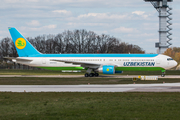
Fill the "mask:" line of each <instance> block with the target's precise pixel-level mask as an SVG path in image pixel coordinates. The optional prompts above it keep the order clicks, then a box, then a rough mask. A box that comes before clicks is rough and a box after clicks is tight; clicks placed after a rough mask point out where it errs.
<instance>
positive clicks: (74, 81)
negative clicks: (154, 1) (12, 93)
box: [0, 77, 180, 85]
mask: <svg viewBox="0 0 180 120" xmlns="http://www.w3.org/2000/svg"><path fill="white" fill-rule="evenodd" d="M163 82H166V83H177V82H180V79H165V78H163V79H159V80H158V81H141V80H138V81H136V82H135V83H136V84H148V83H163ZM88 83H90V84H133V83H134V82H133V81H132V78H41V77H40V78H37V77H34V78H31V77H14V78H8V77H0V85H81V84H88Z"/></svg>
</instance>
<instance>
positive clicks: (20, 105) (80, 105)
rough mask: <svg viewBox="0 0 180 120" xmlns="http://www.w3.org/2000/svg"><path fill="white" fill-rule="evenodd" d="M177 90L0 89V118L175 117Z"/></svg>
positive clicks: (105, 119)
mask: <svg viewBox="0 0 180 120" xmlns="http://www.w3.org/2000/svg"><path fill="white" fill-rule="evenodd" d="M179 101H180V94H179V93H0V119H1V120H22V119H26V120H44V119H49V120H57V119H58V120H179V118H180V114H179V111H180V103H179Z"/></svg>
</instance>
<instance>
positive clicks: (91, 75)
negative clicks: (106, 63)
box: [84, 73, 99, 77]
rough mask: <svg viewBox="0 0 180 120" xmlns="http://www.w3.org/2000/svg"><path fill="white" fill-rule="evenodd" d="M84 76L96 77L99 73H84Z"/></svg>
mask: <svg viewBox="0 0 180 120" xmlns="http://www.w3.org/2000/svg"><path fill="white" fill-rule="evenodd" d="M84 76H85V77H98V76H99V73H86V74H85V75H84Z"/></svg>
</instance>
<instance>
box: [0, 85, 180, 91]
mask: <svg viewBox="0 0 180 120" xmlns="http://www.w3.org/2000/svg"><path fill="white" fill-rule="evenodd" d="M0 92H180V83H164V84H123V85H0Z"/></svg>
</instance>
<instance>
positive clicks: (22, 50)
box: [9, 27, 41, 57]
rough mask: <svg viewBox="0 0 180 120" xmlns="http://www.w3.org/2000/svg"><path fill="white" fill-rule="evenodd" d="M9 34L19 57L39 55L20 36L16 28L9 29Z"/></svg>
mask: <svg viewBox="0 0 180 120" xmlns="http://www.w3.org/2000/svg"><path fill="white" fill-rule="evenodd" d="M9 32H10V34H11V37H12V39H13V42H14V45H15V47H16V50H17V53H18V55H19V57H30V56H32V55H37V54H41V53H40V52H39V51H37V50H36V49H35V48H34V47H33V46H32V45H31V43H30V42H29V41H28V40H27V39H26V38H24V37H23V36H22V35H21V33H20V32H19V31H18V30H17V29H16V28H13V27H9Z"/></svg>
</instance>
